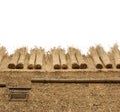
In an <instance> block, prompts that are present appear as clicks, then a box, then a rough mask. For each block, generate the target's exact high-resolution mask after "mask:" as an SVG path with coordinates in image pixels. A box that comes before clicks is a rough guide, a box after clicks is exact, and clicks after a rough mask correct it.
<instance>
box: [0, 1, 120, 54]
mask: <svg viewBox="0 0 120 112" xmlns="http://www.w3.org/2000/svg"><path fill="white" fill-rule="evenodd" d="M116 42H117V43H118V45H120V0H0V44H1V45H3V46H5V47H6V48H7V49H8V51H9V53H12V52H13V51H14V50H15V49H16V48H18V47H21V46H27V47H28V48H29V49H30V48H32V47H34V46H41V47H44V48H45V49H46V50H49V49H50V48H51V47H54V46H56V47H57V46H61V47H63V48H65V49H67V47H68V46H74V47H78V48H80V49H81V50H82V51H83V52H84V53H86V52H87V50H88V48H89V47H90V46H95V45H97V44H101V45H102V46H103V47H104V48H105V49H106V50H108V49H109V48H110V47H111V46H113V44H114V43H116Z"/></svg>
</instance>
